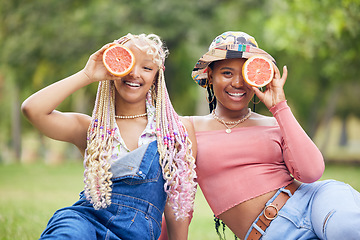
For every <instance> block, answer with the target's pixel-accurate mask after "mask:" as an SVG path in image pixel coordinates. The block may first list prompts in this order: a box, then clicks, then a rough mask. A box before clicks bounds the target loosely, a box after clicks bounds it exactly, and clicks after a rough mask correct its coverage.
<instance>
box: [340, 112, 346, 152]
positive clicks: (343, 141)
mask: <svg viewBox="0 0 360 240" xmlns="http://www.w3.org/2000/svg"><path fill="white" fill-rule="evenodd" d="M347 122H348V121H347V117H344V118H342V119H341V134H340V141H339V145H340V146H341V147H344V146H346V145H347V144H348V132H347Z"/></svg>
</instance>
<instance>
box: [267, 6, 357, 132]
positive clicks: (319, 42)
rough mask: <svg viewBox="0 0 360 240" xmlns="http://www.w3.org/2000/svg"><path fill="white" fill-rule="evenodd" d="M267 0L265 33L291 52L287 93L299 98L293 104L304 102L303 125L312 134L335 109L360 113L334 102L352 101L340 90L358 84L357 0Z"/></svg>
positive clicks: (280, 48) (282, 49)
mask: <svg viewBox="0 0 360 240" xmlns="http://www.w3.org/2000/svg"><path fill="white" fill-rule="evenodd" d="M271 2H272V4H271V7H272V8H271V13H272V14H271V18H270V19H269V20H268V21H267V22H266V25H265V26H266V29H267V30H266V37H267V39H268V40H269V41H270V42H271V43H272V45H273V47H274V48H275V49H276V50H277V51H279V52H286V53H288V54H290V56H291V59H292V60H291V67H289V68H290V69H291V70H293V69H294V70H293V71H294V72H295V74H296V77H294V81H296V82H295V83H294V85H293V89H292V90H293V91H292V92H291V95H294V96H296V97H299V98H298V99H297V101H298V102H299V103H302V104H297V106H303V107H302V108H299V109H298V110H299V113H300V114H299V115H300V116H301V119H302V120H304V119H309V120H308V124H307V126H306V127H307V129H308V130H309V132H310V135H311V136H313V135H314V133H315V131H316V129H317V126H319V124H320V123H324V124H328V123H329V121H330V119H331V118H332V117H333V116H334V114H337V115H340V117H345V116H347V115H349V114H350V113H353V114H357V116H359V115H358V112H357V111H353V110H354V109H350V108H347V107H346V106H345V105H344V104H338V102H339V101H340V99H343V100H344V101H346V102H349V101H352V100H353V97H354V95H349V94H341V95H340V93H342V91H343V90H342V89H346V88H348V87H345V86H348V85H349V86H356V85H354V82H355V81H357V80H358V73H359V72H358V67H357V66H359V64H360V58H359V57H358V56H357V53H356V52H357V51H358V50H357V49H360V26H359V24H358V23H359V22H360V1H358V0H319V1H311V0H294V1H281V0H275V1H271ZM291 80H293V79H291ZM295 85H296V87H295ZM295 91H298V92H301V94H299V93H298V94H296V93H295ZM291 95H289V96H291ZM299 95H303V97H301V96H299ZM289 98H291V97H289ZM294 101H296V99H294ZM309 109H311V110H309Z"/></svg>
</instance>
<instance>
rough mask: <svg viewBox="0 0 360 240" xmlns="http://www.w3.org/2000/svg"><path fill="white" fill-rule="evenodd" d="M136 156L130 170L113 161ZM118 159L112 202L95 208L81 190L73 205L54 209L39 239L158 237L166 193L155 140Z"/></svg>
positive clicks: (132, 158)
mask: <svg viewBox="0 0 360 240" xmlns="http://www.w3.org/2000/svg"><path fill="white" fill-rule="evenodd" d="M139 158H140V159H141V161H138V160H136V161H137V162H138V166H132V167H131V168H128V169H129V171H130V172H129V171H124V167H119V166H118V165H117V164H116V163H117V162H119V163H120V164H121V165H124V163H125V165H126V162H129V163H133V160H134V159H139ZM117 162H116V163H115V164H114V165H112V167H111V168H112V173H113V178H112V181H113V185H112V197H111V201H112V203H111V205H110V206H108V207H107V208H105V209H100V210H95V209H94V208H93V207H92V204H90V203H89V201H87V200H86V198H85V196H84V194H83V192H82V193H80V199H79V201H77V202H76V203H75V204H74V205H73V206H71V207H66V208H62V209H60V210H58V211H56V212H55V214H54V215H53V217H52V218H51V219H50V220H49V223H48V225H47V227H46V229H45V230H44V232H43V233H42V235H41V238H40V239H76V240H79V239H86V240H91V239H94V240H95V239H108V240H111V239H123V240H124V239H129V240H133V239H151V240H153V239H154V240H155V239H158V237H159V236H160V233H161V220H162V213H163V211H164V207H165V202H166V193H165V191H164V179H163V177H162V170H161V168H160V164H159V153H158V151H157V142H156V141H154V142H152V143H150V144H149V145H148V146H146V147H141V148H139V149H137V150H134V151H132V152H130V153H129V154H127V155H126V156H125V157H123V158H121V159H120V160H118V161H117ZM135 165H136V164H135Z"/></svg>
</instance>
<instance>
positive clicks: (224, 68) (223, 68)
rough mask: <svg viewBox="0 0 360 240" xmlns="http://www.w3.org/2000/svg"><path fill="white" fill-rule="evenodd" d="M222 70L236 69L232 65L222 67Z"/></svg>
mask: <svg viewBox="0 0 360 240" xmlns="http://www.w3.org/2000/svg"><path fill="white" fill-rule="evenodd" d="M220 70H234V69H233V68H231V67H222V68H220Z"/></svg>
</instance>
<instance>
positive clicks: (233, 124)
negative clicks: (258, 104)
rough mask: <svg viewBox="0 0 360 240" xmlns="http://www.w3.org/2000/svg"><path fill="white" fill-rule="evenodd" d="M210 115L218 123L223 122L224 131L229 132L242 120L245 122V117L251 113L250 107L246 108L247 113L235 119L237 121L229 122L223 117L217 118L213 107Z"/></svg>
mask: <svg viewBox="0 0 360 240" xmlns="http://www.w3.org/2000/svg"><path fill="white" fill-rule="evenodd" d="M211 114H212V116H213V118H215V120H217V121H218V122H219V123H221V124H223V125H224V126H225V127H226V130H225V132H226V133H231V129H232V128H234V127H236V126H237V125H239V124H240V123H242V122H245V120H246V119H248V118H249V117H250V115H251V109H250V108H249V109H248V113H247V114H246V115H245V116H244V117H243V118H241V119H239V120H237V121H229V122H225V121H224V119H221V118H219V117H218V116H217V115H216V113H215V109H214V110H213V111H212V113H211Z"/></svg>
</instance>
